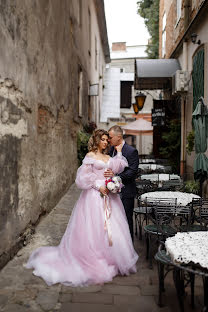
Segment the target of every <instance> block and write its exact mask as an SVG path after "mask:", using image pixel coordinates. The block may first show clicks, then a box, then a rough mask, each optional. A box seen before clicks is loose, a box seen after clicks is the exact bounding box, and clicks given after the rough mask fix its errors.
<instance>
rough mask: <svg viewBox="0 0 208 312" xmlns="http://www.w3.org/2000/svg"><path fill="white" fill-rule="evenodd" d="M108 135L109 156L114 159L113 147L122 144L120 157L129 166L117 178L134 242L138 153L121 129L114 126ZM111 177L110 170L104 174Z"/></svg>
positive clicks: (115, 152) (114, 150)
mask: <svg viewBox="0 0 208 312" xmlns="http://www.w3.org/2000/svg"><path fill="white" fill-rule="evenodd" d="M108 133H109V142H110V145H111V149H110V156H111V157H114V156H115V155H116V154H117V151H116V149H115V148H114V146H117V145H120V144H122V145H123V147H122V155H123V156H124V157H125V158H126V159H127V161H128V165H129V166H128V167H126V168H125V169H124V171H123V172H122V173H121V174H119V176H120V177H121V179H122V183H123V184H124V187H123V188H122V189H121V200H122V203H123V205H124V209H125V212H126V217H127V220H128V224H129V230H130V233H131V237H132V241H133V240H134V234H133V210H134V198H135V196H136V183H135V178H136V175H137V171H138V166H139V156H138V151H137V150H136V149H135V148H134V147H132V146H130V145H128V144H127V143H126V142H125V141H124V139H123V130H122V129H121V127H119V126H117V125H115V126H113V127H111V128H110V129H109V131H108ZM113 175H114V173H113V172H112V170H111V169H108V170H107V171H105V173H104V176H105V178H109V177H112V176H113Z"/></svg>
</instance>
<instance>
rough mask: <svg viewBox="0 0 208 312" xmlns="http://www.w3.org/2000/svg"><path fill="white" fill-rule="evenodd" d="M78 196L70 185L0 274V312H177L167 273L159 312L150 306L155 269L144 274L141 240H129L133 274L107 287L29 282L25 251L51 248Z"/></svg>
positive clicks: (153, 300) (154, 297)
mask: <svg viewBox="0 0 208 312" xmlns="http://www.w3.org/2000/svg"><path fill="white" fill-rule="evenodd" d="M79 194H80V191H79V190H78V189H77V188H76V186H75V185H72V186H71V188H70V189H69V191H68V192H67V194H66V195H65V196H64V197H63V198H62V199H61V201H60V202H59V203H58V205H57V206H56V207H55V208H54V209H53V211H52V212H51V213H50V214H48V215H47V216H45V217H43V218H42V220H41V221H40V223H39V224H38V226H37V228H36V234H35V235H34V236H33V238H32V240H31V241H30V243H29V244H28V245H27V246H26V247H24V248H22V249H21V250H20V251H19V252H18V254H17V255H16V256H15V258H14V259H13V260H11V261H10V262H9V263H8V264H7V265H6V266H5V267H4V268H3V269H2V271H1V272H0V311H4V312H33V311H37V312H42V311H51V312H55V311H60V312H88V311H89V312H134V311H135V312H136V311H137V312H138V311H141V312H159V311H161V312H176V311H179V307H178V303H177V298H176V293H175V289H174V286H173V282H172V276H171V273H170V274H168V276H167V277H166V280H165V287H166V292H165V294H164V303H165V306H164V307H163V308H159V307H158V306H157V304H156V302H157V294H158V287H157V285H158V279H157V267H156V263H154V268H153V270H150V269H148V264H147V261H146V259H145V245H144V239H143V240H142V241H139V240H137V239H136V240H135V249H136V250H137V252H138V253H139V255H140V259H139V261H138V265H137V266H138V272H137V273H136V274H133V275H130V276H126V277H121V276H117V277H115V278H114V279H113V281H112V282H110V283H107V284H104V285H95V286H90V287H84V288H72V287H67V286H63V285H59V284H58V285H54V286H51V287H48V286H47V285H46V284H45V282H44V281H43V280H42V279H40V278H38V277H36V276H34V275H33V274H32V270H27V269H25V268H24V267H23V264H24V263H25V262H26V261H27V259H28V256H29V255H30V253H31V251H32V250H34V249H35V248H37V247H39V246H43V245H57V244H59V241H60V239H61V237H62V235H63V233H64V231H65V228H66V225H67V223H68V220H69V216H70V214H71V211H72V209H73V206H74V204H75V202H76V200H77V199H78V197H79ZM195 291H196V306H197V307H196V309H195V310H194V311H196V312H198V311H200V310H201V306H202V301H203V297H202V294H203V291H202V282H201V280H200V279H198V278H197V281H196V287H195ZM189 303H190V294H189V291H188V293H187V296H186V298H185V311H191V307H190V305H189Z"/></svg>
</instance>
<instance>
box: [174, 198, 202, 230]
mask: <svg viewBox="0 0 208 312" xmlns="http://www.w3.org/2000/svg"><path fill="white" fill-rule="evenodd" d="M190 206H191V220H190V222H189V225H188V228H187V227H186V225H181V228H180V231H182V232H186V231H189V232H197V231H207V229H208V199H202V198H193V199H192V202H191V203H190Z"/></svg>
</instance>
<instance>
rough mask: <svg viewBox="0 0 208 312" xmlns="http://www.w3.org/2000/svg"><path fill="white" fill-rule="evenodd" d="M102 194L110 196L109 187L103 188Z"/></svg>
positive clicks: (101, 189) (101, 188)
mask: <svg viewBox="0 0 208 312" xmlns="http://www.w3.org/2000/svg"><path fill="white" fill-rule="evenodd" d="M99 191H100V193H101V194H103V195H104V196H106V195H108V193H109V190H108V189H107V187H104V186H101V187H100V189H99Z"/></svg>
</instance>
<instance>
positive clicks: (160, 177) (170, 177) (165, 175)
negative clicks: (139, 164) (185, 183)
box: [141, 173, 181, 182]
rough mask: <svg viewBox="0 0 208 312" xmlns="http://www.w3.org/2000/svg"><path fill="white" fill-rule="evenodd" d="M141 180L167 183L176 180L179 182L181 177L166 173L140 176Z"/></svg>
mask: <svg viewBox="0 0 208 312" xmlns="http://www.w3.org/2000/svg"><path fill="white" fill-rule="evenodd" d="M141 180H150V181H153V182H156V181H159V182H162V181H168V180H178V181H181V177H180V176H179V175H177V174H168V173H159V174H156V173H150V174H142V175H141Z"/></svg>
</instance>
